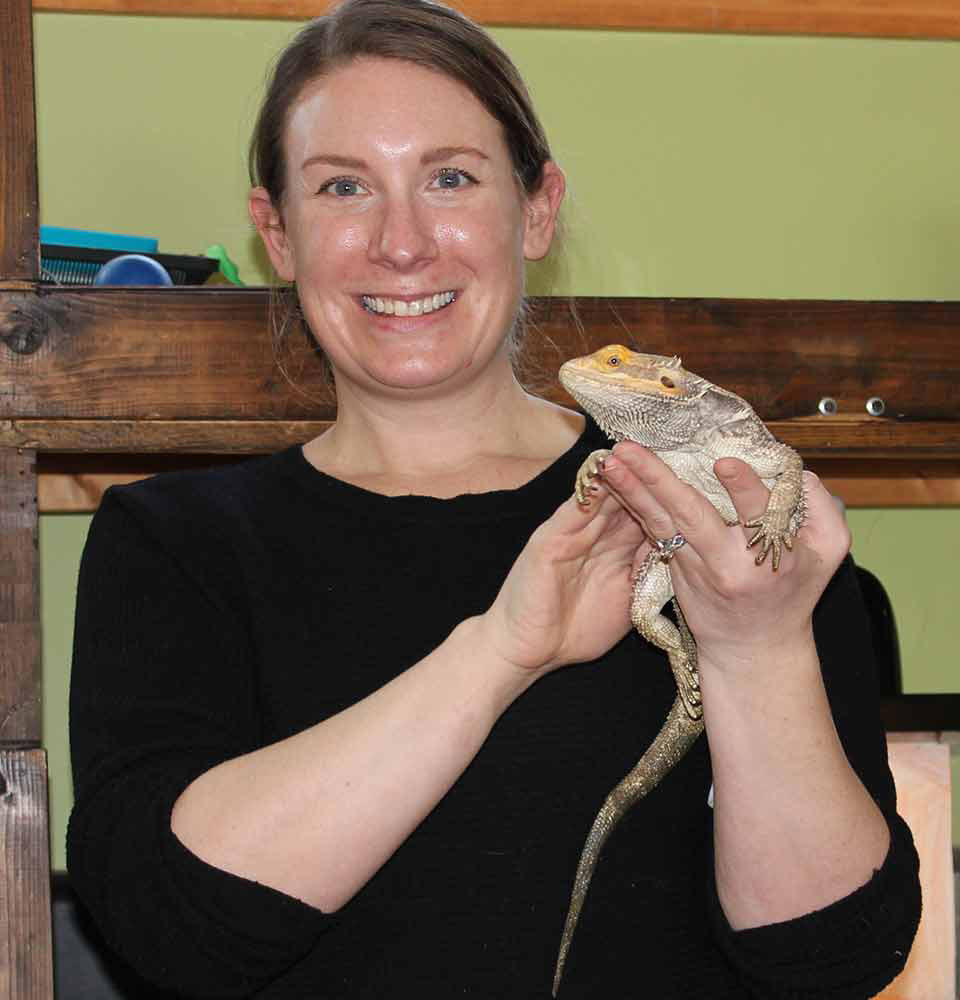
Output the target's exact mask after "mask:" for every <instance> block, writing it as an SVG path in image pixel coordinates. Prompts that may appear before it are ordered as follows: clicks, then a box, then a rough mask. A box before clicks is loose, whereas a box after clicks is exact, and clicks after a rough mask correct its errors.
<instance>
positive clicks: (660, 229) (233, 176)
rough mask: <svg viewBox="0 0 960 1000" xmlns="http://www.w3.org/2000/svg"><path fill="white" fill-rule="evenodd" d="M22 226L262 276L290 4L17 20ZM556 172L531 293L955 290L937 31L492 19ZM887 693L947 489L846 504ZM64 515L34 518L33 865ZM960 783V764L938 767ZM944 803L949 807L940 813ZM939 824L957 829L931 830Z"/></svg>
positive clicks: (952, 131) (57, 641) (922, 658)
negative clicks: (553, 223) (30, 49)
mask: <svg viewBox="0 0 960 1000" xmlns="http://www.w3.org/2000/svg"><path fill="white" fill-rule="evenodd" d="M34 25H35V33H36V36H35V49H36V67H37V101H38V128H39V146H40V191H41V220H42V221H43V222H44V223H48V224H51V225H62V226H75V227H77V228H87V229H101V230H111V231H118V232H130V233H139V234H143V235H150V236H156V237H158V238H159V240H160V248H161V250H162V251H166V252H169V253H197V252H199V251H201V250H202V249H203V248H204V247H206V246H207V245H209V244H210V243H215V242H218V243H223V244H224V245H225V246H227V247H228V249H229V250H230V253H231V255H232V256H233V257H234V258H235V260H236V261H237V263H238V264H239V266H240V270H241V274H242V275H243V276H244V277H245V278H246V280H247V281H248V282H250V283H260V282H263V281H266V280H268V277H269V276H268V274H267V272H266V270H265V268H264V264H263V257H262V255H260V254H259V252H258V250H257V247H256V242H255V239H254V234H253V231H252V227H251V226H250V224H249V222H248V220H247V216H246V210H245V195H246V180H245V144H246V138H247V135H248V133H249V129H250V123H251V121H252V118H253V115H254V113H255V108H256V102H257V99H258V95H259V93H260V90H261V87H262V81H263V76H264V68H265V66H266V64H267V62H268V60H269V59H270V58H271V56H272V54H273V53H275V52H276V50H277V49H278V48H279V47H280V46H281V45H282V44H283V42H284V41H285V40H286V39H287V38H288V37H289V36H290V35H291V34H292V33H293V31H295V30H296V25H294V24H292V23H289V22H263V21H260V22H253V21H219V20H218V21H214V20H203V19H178V18H126V17H95V16H89V15H58V14H39V15H37V16H36V17H35V20H34ZM496 35H497V37H498V38H499V39H500V40H501V41H502V42H503V43H504V44H505V46H506V47H507V48H508V50H509V51H510V52H511V53H512V54H513V56H514V57H515V59H516V60H517V62H518V64H519V65H520V68H521V70H522V71H523V72H524V74H525V75H526V77H527V79H528V82H529V83H530V86H531V89H532V91H533V94H534V97H535V100H536V101H537V104H538V106H539V108H540V111H541V115H542V117H543V119H544V123H545V125H546V127H547V131H548V133H549V134H550V136H551V140H552V143H553V147H554V152H555V155H556V157H557V159H558V160H559V161H560V163H561V164H562V165H563V166H564V168H565V169H566V171H567V174H568V180H569V184H570V200H569V204H568V209H567V216H566V218H567V226H568V238H567V244H566V253H565V255H564V256H563V258H562V259H560V260H559V261H556V262H553V263H550V264H547V265H540V266H538V267H536V268H534V269H532V270H531V275H530V288H531V291H533V292H540V293H547V292H555V293H558V294H564V293H570V294H579V295H655V296H670V295H675V296H718V297H726V296H734V297H736V296H745V297H753V296H756V297H764V298H766V297H770V298H778V297H784V298H863V299H891V298H895V299H960V180H958V178H960V129H958V128H957V125H956V122H957V112H956V109H957V107H958V106H960V43H956V42H913V41H880V40H860V39H832V38H819V39H809V38H747V37H740V36H700V35H680V34H663V33H642V32H604V31H596V32H587V31H558V30H555V31H545V30H544V31H534V30H528V29H515V30H500V31H497V32H496ZM850 520H851V524H852V527H853V532H854V551H855V554H856V556H857V558H858V559H859V560H860V562H862V563H863V564H864V565H866V566H868V567H870V568H871V569H873V570H874V571H875V572H877V573H878V575H880V576H881V578H882V579H883V580H884V581H885V583H886V584H887V586H888V589H889V590H890V592H891V595H892V598H893V601H894V604H895V608H896V612H897V615H898V619H899V624H900V631H901V640H902V645H903V657H904V667H905V672H906V687H907V690H909V691H916V692H920V691H956V690H958V686H957V680H956V679H955V678H956V670H955V664H956V653H955V649H956V645H957V641H956V640H957V629H956V627H955V625H954V624H953V622H954V615H955V612H954V605H955V603H956V596H957V587H956V584H955V582H954V581H955V567H956V566H957V565H958V561H960V512H958V511H957V510H956V509H941V510H930V511H919V510H857V511H853V512H851V514H850ZM88 524H89V518H88V517H82V516H75V515H63V516H53V515H45V516H44V517H43V518H42V519H41V555H42V559H43V615H44V643H45V648H44V668H45V697H46V710H45V724H46V740H47V744H48V746H49V749H50V754H51V795H52V803H53V859H54V865H55V866H56V867H63V846H62V844H63V831H64V827H65V822H66V816H67V813H68V811H69V803H70V793H69V767H68V763H67V752H66V740H65V730H66V709H65V699H66V688H67V678H68V673H69V658H70V654H69V648H70V631H71V623H72V613H73V612H72V606H73V599H74V590H75V577H76V566H77V560H78V558H79V552H80V549H81V547H82V544H83V538H84V536H85V532H86V529H87V526H88ZM955 778H956V781H955V784H958V783H960V773H958V774H956V775H955ZM955 815H956V816H958V817H960V813H958V811H957V809H956V808H955ZM955 828H957V829H960V823H957V824H955Z"/></svg>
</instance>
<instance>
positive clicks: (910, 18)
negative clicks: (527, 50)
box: [33, 0, 960, 38]
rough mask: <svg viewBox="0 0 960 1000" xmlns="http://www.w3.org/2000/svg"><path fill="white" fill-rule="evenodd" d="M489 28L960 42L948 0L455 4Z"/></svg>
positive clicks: (274, 11)
mask: <svg viewBox="0 0 960 1000" xmlns="http://www.w3.org/2000/svg"><path fill="white" fill-rule="evenodd" d="M454 6H456V7H457V8H458V9H460V10H462V11H463V12H464V13H465V14H467V15H468V16H470V17H472V18H473V19H474V20H476V21H479V22H480V23H481V24H488V25H517V26H523V27H553V28H558V27H562V28H627V29H642V30H646V31H695V32H701V33H714V32H735V33H739V34H781V35H852V36H873V37H888V38H960V11H958V10H957V5H956V3H954V2H952V0H925V2H924V3H923V4H918V3H916V2H915V0H886V2H884V3H876V2H875V0H846V2H844V3H840V2H839V0H716V2H708V0H524V2H523V3H516V2H514V0H457V2H456V3H455V4H454ZM33 9H34V10H35V11H60V12H63V11H68V12H74V13H80V12H82V13H100V14H104V13H107V14H152V15H177V16H195V17H235V18H280V19H286V18H289V19H293V20H307V19H308V18H311V17H315V16H316V15H317V14H318V13H320V12H322V10H323V9H324V5H321V4H317V3H315V2H313V0H34V3H33Z"/></svg>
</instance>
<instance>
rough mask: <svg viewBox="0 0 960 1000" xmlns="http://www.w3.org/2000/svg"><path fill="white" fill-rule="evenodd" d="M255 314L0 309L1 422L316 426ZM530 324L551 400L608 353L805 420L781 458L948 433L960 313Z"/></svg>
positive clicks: (316, 384)
mask: <svg viewBox="0 0 960 1000" xmlns="http://www.w3.org/2000/svg"><path fill="white" fill-rule="evenodd" d="M269 303H270V294H269V292H268V290H266V289H247V290H241V289H223V288H218V289H202V288H201V289H190V288H180V287H175V288H166V289H159V290H158V289H123V288H112V289H108V288H94V287H88V288H76V289H73V290H60V289H56V290H53V289H50V288H48V287H47V286H41V287H40V289H39V291H38V293H33V292H20V291H0V420H14V421H17V420H20V421H22V420H41V421H42V420H51V419H54V420H74V421H75V420H94V421H98V420H106V421H138V420H144V421H155V420H160V421H165V420H187V421H207V420H221V421H250V420H254V421H256V420H329V419H331V417H332V415H333V412H334V408H333V400H332V395H331V393H330V391H329V388H328V386H327V385H326V383H325V380H324V374H323V370H322V367H321V365H320V363H319V361H318V358H317V356H316V353H315V351H314V348H313V345H312V343H311V342H310V339H309V338H308V336H307V335H306V334H304V333H302V332H299V333H297V334H295V335H294V336H292V337H290V338H288V339H287V340H286V341H285V342H284V345H283V348H282V350H281V351H280V353H279V355H275V353H274V350H273V345H272V342H271V336H270V332H269V326H270V324H269V311H270V305H269ZM530 307H531V308H530V321H529V332H528V335H527V340H526V346H525V352H524V362H525V372H526V374H527V375H528V376H529V384H530V387H531V388H532V389H533V390H534V391H537V392H541V393H542V394H544V395H547V396H548V397H549V398H554V399H566V398H567V397H566V396H564V395H563V394H562V392H561V390H560V389H559V387H558V384H557V381H556V372H557V369H558V368H559V366H560V364H561V363H562V362H563V361H564V360H565V359H566V358H569V357H572V356H574V355H577V354H583V353H586V352H588V351H592V350H595V349H596V348H598V347H600V346H602V345H604V344H607V343H611V342H619V343H626V344H628V345H629V346H634V347H638V348H640V349H642V350H645V351H649V352H651V353H657V354H674V353H676V354H680V355H681V356H682V357H683V360H684V364H685V366H686V367H687V368H688V369H689V370H691V371H695V372H697V373H699V374H701V375H704V376H706V377H707V378H709V379H710V380H711V381H713V382H716V383H717V384H718V385H722V386H725V387H727V388H730V389H732V390H733V391H735V392H738V393H739V394H740V395H742V396H744V397H745V398H746V399H748V400H750V402H751V403H752V404H753V406H754V408H755V409H756V410H757V412H758V413H759V414H760V415H761V416H762V417H763V418H764V419H765V420H773V421H781V420H788V419H793V418H797V417H802V418H806V419H808V420H809V423H808V424H807V425H806V426H805V427H801V426H799V425H798V427H797V429H796V432H797V434H798V437H797V438H796V440H799V441H802V442H804V444H805V445H806V446H808V447H813V448H815V449H816V448H818V447H820V446H821V445H822V450H823V451H824V452H828V451H830V448H831V444H830V441H829V440H826V439H825V438H824V433H825V431H826V430H830V431H831V432H833V431H840V432H841V433H842V429H843V428H844V427H846V426H847V424H845V423H844V421H853V422H854V423H856V424H857V425H858V427H859V426H861V425H862V427H863V432H864V434H865V435H867V436H868V437H869V439H870V442H871V443H870V446H871V447H873V446H876V445H879V444H883V445H885V446H888V447H890V448H893V449H897V448H899V447H900V446H901V445H902V444H907V445H909V442H910V441H912V440H915V439H916V440H921V439H923V440H924V441H925V442H926V443H925V444H924V447H935V434H934V435H931V434H929V433H925V432H924V431H923V430H920V429H918V428H916V427H911V429H910V430H909V431H904V432H903V433H902V434H901V432H900V431H898V430H897V428H898V427H901V426H902V427H904V428H905V427H907V426H908V425H912V424H913V423H915V422H916V423H919V422H921V421H922V422H931V421H933V422H936V421H940V422H950V421H958V420H960V396H958V394H957V392H956V385H957V384H958V381H960V339H958V338H957V336H956V331H957V329H960V302H832V301H793V300H767V299H655V298H579V299H533V300H531V303H530ZM824 399H831V400H833V401H834V403H835V407H836V414H835V416H836V418H837V419H836V421H835V422H834V423H830V422H829V421H828V422H824V421H823V420H822V419H821V418H820V414H819V413H818V407H819V405H820V403H821V401H822V400H824ZM870 400H880V401H882V405H883V407H884V415H883V416H882V417H879V418H875V417H870V418H869V419H867V405H868V403H869V402H870ZM831 419H832V418H831ZM117 428H118V430H119V429H120V428H121V424H117ZM942 429H945V428H941V430H942ZM898 436H899V437H900V438H902V440H898ZM866 440H867V439H866V438H865V441H866ZM41 447H44V448H49V447H50V445H49V444H44V445H41ZM64 450H72V449H64ZM107 450H111V449H107ZM213 450H217V449H213ZM861 451H862V452H863V453H864V455H866V453H867V452H866V449H861ZM904 457H906V456H904ZM940 457H942V458H944V459H945V458H949V457H950V455H949V454H948V453H945V454H943V455H941V456H940Z"/></svg>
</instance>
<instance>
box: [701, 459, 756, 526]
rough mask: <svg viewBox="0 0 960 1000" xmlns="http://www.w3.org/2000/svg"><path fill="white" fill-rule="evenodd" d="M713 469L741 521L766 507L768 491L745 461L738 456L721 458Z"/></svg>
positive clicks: (750, 519)
mask: <svg viewBox="0 0 960 1000" xmlns="http://www.w3.org/2000/svg"><path fill="white" fill-rule="evenodd" d="M713 471H714V472H715V473H716V475H717V479H719V480H720V484H721V485H722V486H723V488H724V489H725V490H726V491H727V493H728V494H729V496H730V500H731V501H732V503H733V506H734V509H735V510H736V512H737V517H738V518H739V519H740V521H741V523H746V522H747V521H753V520H755V519H756V518H757V517H759V516H760V515H761V514H762V513H763V512H764V511H765V510H766V509H767V502H768V501H769V499H770V491H769V490H768V489H767V487H766V486H764V484H763V480H762V479H761V478H760V477H759V476H758V475H757V474H756V472H754V471H753V469H751V468H750V466H749V465H747V463H746V462H741V461H740V459H738V458H721V459H719V460H718V461H717V462H716V463H715V464H714V467H713ZM750 534H751V535H752V534H753V532H752V531H751V532H750Z"/></svg>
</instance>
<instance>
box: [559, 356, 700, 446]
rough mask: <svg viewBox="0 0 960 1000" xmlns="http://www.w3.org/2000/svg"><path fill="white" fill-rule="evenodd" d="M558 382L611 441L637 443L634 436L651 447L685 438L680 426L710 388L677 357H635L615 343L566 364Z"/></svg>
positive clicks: (695, 412) (693, 419)
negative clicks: (631, 441) (626, 440)
mask: <svg viewBox="0 0 960 1000" xmlns="http://www.w3.org/2000/svg"><path fill="white" fill-rule="evenodd" d="M560 382H561V384H562V385H563V387H564V388H565V389H566V390H567V391H568V392H569V393H570V395H571V396H573V398H574V399H575V400H576V401H577V402H578V403H579V404H580V405H581V406H582V407H583V408H584V410H586V411H587V413H589V414H590V416H592V417H593V419H594V420H596V422H597V423H598V424H599V425H600V427H601V428H602V429H603V430H604V431H606V433H607V434H609V435H610V436H611V437H612V438H614V439H615V440H620V439H622V438H624V437H630V438H632V439H634V440H639V437H638V433H639V434H640V435H641V436H642V437H644V438H645V439H644V440H643V441H642V442H641V443H643V444H647V445H648V446H649V447H651V448H658V447H667V446H669V445H670V444H671V443H673V442H675V441H677V440H678V439H685V438H686V437H688V436H689V434H690V430H691V428H690V426H684V425H689V424H691V423H693V422H696V421H697V420H698V419H699V418H698V409H697V406H696V404H697V401H698V400H700V398H701V397H702V396H703V395H704V393H705V392H707V391H708V390H709V389H710V388H711V385H710V383H709V382H707V380H706V379H703V378H700V376H699V375H694V374H692V373H691V372H688V371H685V370H684V369H683V368H682V367H681V364H680V359H679V358H677V357H673V358H668V357H663V356H662V355H659V354H639V353H638V352H636V351H631V350H629V348H626V347H623V346H621V345H620V344H611V345H609V346H607V347H601V348H600V350H599V351H595V352H594V353H593V354H588V355H586V356H585V357H582V358H573V359H572V360H570V361H568V362H567V363H566V364H565V365H564V366H563V367H562V368H561V369H560ZM640 428H642V429H643V430H642V431H640V430H639V429H640Z"/></svg>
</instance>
